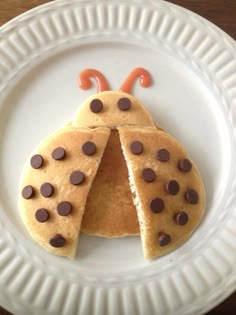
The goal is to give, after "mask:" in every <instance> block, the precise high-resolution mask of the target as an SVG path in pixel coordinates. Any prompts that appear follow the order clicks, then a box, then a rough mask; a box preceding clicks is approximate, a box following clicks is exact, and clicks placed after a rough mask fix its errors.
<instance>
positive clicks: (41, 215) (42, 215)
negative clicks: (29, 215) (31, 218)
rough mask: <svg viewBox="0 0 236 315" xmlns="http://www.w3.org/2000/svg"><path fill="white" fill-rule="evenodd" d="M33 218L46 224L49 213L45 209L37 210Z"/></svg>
mask: <svg viewBox="0 0 236 315" xmlns="http://www.w3.org/2000/svg"><path fill="white" fill-rule="evenodd" d="M35 218H36V220H37V221H39V222H41V223H43V222H46V221H47V220H48V219H49V213H48V211H47V210H46V209H43V208H41V209H38V210H37V211H36V213H35Z"/></svg>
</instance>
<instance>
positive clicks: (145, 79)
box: [120, 68, 152, 94]
mask: <svg viewBox="0 0 236 315" xmlns="http://www.w3.org/2000/svg"><path fill="white" fill-rule="evenodd" d="M138 78H139V79H140V85H141V86H142V87H144V88H146V87H149V86H150V85H151V83H152V79H151V76H150V73H149V72H148V71H147V70H145V69H144V68H135V69H134V70H133V71H131V72H130V74H129V75H128V77H127V78H126V80H125V82H124V83H123V84H122V85H121V87H120V91H122V92H126V93H129V94H130V93H131V89H132V87H133V85H134V82H135V80H136V79H138Z"/></svg>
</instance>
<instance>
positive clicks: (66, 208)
mask: <svg viewBox="0 0 236 315" xmlns="http://www.w3.org/2000/svg"><path fill="white" fill-rule="evenodd" d="M71 211H72V205H71V203H70V202H68V201H62V202H60V203H59V204H58V206H57V212H58V214H59V215H61V216H67V215H69V214H70V213H71Z"/></svg>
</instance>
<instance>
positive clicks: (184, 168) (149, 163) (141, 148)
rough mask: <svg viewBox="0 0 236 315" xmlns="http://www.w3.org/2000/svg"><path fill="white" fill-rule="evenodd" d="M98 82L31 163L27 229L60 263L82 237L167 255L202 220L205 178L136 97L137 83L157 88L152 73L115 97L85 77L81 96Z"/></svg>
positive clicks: (26, 174) (23, 197)
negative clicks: (133, 242) (120, 240)
mask: <svg viewBox="0 0 236 315" xmlns="http://www.w3.org/2000/svg"><path fill="white" fill-rule="evenodd" d="M90 77H94V78H95V79H96V80H97V82H98V93H97V94H96V95H94V96H92V97H90V98H88V99H87V100H86V101H85V103H84V104H83V105H82V106H81V108H80V109H79V111H78V112H77V113H76V115H75V117H74V119H73V120H72V123H71V125H69V126H67V127H64V128H62V129H60V130H59V131H57V132H56V133H55V134H53V135H52V136H50V137H49V138H47V139H46V140H45V141H43V142H42V143H41V144H40V145H39V147H38V148H37V149H36V151H35V153H34V154H33V155H32V156H31V157H30V158H29V160H28V162H27V163H26V166H25V168H24V171H23V175H22V180H21V185H20V197H19V206H20V212H21V216H22V218H23V221H24V223H25V224H26V226H27V228H28V230H29V232H30V234H31V236H32V238H33V239H35V240H36V241H37V242H38V243H39V244H40V245H41V246H43V247H44V248H46V249H47V250H48V251H50V252H52V253H54V254H57V255H64V256H68V257H73V256H74V254H75V251H76V247H77V241H78V238H79V234H80V231H83V232H85V233H88V234H93V235H99V236H105V237H120V236H125V235H137V234H139V233H140V236H141V240H142V245H143V252H144V257H145V258H147V259H151V258H154V257H157V256H160V255H163V254H166V253H168V252H170V251H172V250H173V249H175V248H176V247H178V246H179V245H180V244H182V243H183V242H184V241H186V240H187V239H188V238H189V236H190V235H191V233H192V232H193V231H194V229H195V228H196V227H197V225H198V224H199V222H200V221H201V219H202V216H203V214H204V210H205V190H204V186H203V182H202V180H201V176H200V174H199V172H198V170H197V168H196V166H195V164H194V163H193V161H192V160H191V159H190V157H189V156H188V154H187V152H186V151H185V149H184V148H183V147H182V145H181V144H180V143H179V142H178V141H177V140H175V139H174V138H173V137H172V136H170V135H169V134H168V133H166V132H165V131H163V130H162V129H160V128H158V127H157V125H156V123H155V122H154V120H153V119H152V117H151V116H150V115H149V113H148V112H147V110H146V109H145V107H144V106H143V105H142V104H141V103H140V102H139V101H138V100H137V99H136V98H135V97H134V96H132V95H130V94H129V93H130V90H131V87H132V83H133V81H134V80H135V79H136V78H137V77H140V79H141V80H140V82H141V85H142V86H144V87H147V86H149V85H150V83H151V79H150V75H149V73H148V72H147V71H146V70H145V69H142V68H137V69H135V70H134V71H132V72H131V74H130V75H129V77H128V78H127V80H126V81H125V83H124V84H123V85H122V87H121V88H120V91H114V92H113V91H108V90H109V87H108V84H107V82H106V80H105V78H104V77H103V76H102V75H101V73H99V72H98V71H96V70H93V69H87V70H85V71H83V72H82V73H81V74H80V77H79V84H80V86H81V88H83V89H87V88H89V87H90V84H91V82H90Z"/></svg>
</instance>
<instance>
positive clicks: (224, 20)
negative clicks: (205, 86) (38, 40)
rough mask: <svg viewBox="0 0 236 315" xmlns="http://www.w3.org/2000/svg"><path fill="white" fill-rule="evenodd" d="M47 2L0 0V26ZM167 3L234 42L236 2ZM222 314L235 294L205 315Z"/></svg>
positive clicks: (233, 310)
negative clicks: (213, 26)
mask: <svg viewBox="0 0 236 315" xmlns="http://www.w3.org/2000/svg"><path fill="white" fill-rule="evenodd" d="M68 1H69V0H68ZM48 2H51V1H45V0H0V26H1V25H3V24H4V23H6V22H8V21H9V20H11V19H12V18H14V17H16V16H17V15H19V14H21V13H23V12H25V11H27V10H29V9H32V8H34V7H36V6H38V5H41V4H44V3H48ZM69 2H70V1H69ZM169 2H172V3H175V4H177V5H180V6H182V7H185V8H187V9H189V10H191V11H193V12H195V13H197V14H199V15H201V16H203V17H205V18H206V19H208V20H209V21H211V22H213V23H214V24H216V25H217V26H219V27H220V28H221V29H223V30H224V31H225V32H226V33H228V34H229V35H230V36H231V37H233V38H234V39H235V40H236V0H172V1H169ZM0 294H1V293H0ZM222 314H225V315H233V314H236V292H235V293H233V294H232V295H231V296H230V297H229V298H227V299H226V300H225V301H224V302H223V303H221V304H220V305H219V306H217V307H216V308H214V309H213V310H211V311H210V312H208V313H207V315H222ZM0 315H10V313H9V312H7V311H6V310H4V309H3V308H1V307H0ZM14 315H17V314H14ZM25 315H28V314H25ZM68 315H74V314H68ZM88 315H89V314H88ZM98 315H102V314H98ZM147 315H148V314H147Z"/></svg>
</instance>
